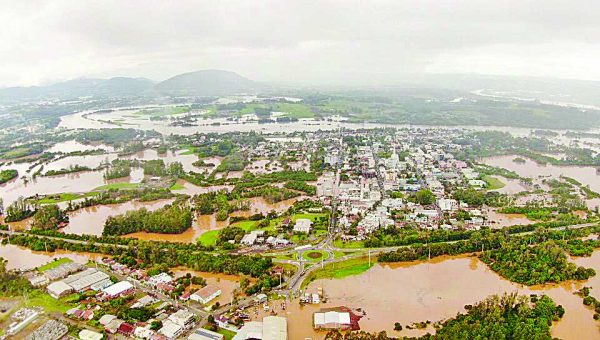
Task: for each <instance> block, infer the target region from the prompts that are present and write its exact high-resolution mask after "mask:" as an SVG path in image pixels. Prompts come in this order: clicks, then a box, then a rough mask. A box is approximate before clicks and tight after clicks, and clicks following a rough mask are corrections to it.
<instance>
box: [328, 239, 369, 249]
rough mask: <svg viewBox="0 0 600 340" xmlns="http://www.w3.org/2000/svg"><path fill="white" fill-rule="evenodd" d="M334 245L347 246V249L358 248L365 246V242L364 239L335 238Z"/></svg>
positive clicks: (337, 246)
mask: <svg viewBox="0 0 600 340" xmlns="http://www.w3.org/2000/svg"><path fill="white" fill-rule="evenodd" d="M333 246H334V247H336V248H346V249H357V248H364V246H365V245H364V243H363V242H362V241H345V242H344V241H342V240H335V241H333Z"/></svg>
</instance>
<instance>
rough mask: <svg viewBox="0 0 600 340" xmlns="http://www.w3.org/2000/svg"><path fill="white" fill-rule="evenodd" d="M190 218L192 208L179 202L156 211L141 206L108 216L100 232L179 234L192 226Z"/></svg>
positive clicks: (107, 233) (114, 233)
mask: <svg viewBox="0 0 600 340" xmlns="http://www.w3.org/2000/svg"><path fill="white" fill-rule="evenodd" d="M192 219H193V217H192V210H191V209H190V208H188V207H184V206H183V205H181V204H172V205H167V206H165V207H163V208H160V209H158V210H156V211H148V210H147V209H145V208H141V209H139V210H133V211H128V212H126V213H125V214H121V215H117V216H111V217H109V218H108V219H107V220H106V222H105V224H104V231H103V232H102V234H103V235H125V234H131V233H135V232H138V231H145V232H149V233H162V234H181V233H182V232H184V231H186V230H187V229H188V228H190V227H191V226H192Z"/></svg>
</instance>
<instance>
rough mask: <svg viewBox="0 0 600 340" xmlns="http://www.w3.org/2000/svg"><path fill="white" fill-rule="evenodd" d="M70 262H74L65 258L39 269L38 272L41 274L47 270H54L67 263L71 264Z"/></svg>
mask: <svg viewBox="0 0 600 340" xmlns="http://www.w3.org/2000/svg"><path fill="white" fill-rule="evenodd" d="M69 262H73V260H71V259H70V258H68V257H63V258H60V259H58V260H54V261H50V262H48V263H46V264H45V265H43V266H41V267H39V268H38V270H39V271H41V272H45V271H46V270H50V269H54V268H56V267H58V266H60V265H61V264H65V263H69Z"/></svg>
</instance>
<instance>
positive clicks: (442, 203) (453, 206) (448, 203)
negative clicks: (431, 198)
mask: <svg viewBox="0 0 600 340" xmlns="http://www.w3.org/2000/svg"><path fill="white" fill-rule="evenodd" d="M437 205H438V207H440V209H441V210H442V211H454V210H457V209H458V201H456V200H454V199H451V198H440V199H438V200H437Z"/></svg>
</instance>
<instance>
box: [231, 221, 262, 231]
mask: <svg viewBox="0 0 600 340" xmlns="http://www.w3.org/2000/svg"><path fill="white" fill-rule="evenodd" d="M256 222H257V221H250V220H244V221H238V222H235V223H232V224H231V226H232V227H239V228H242V229H243V230H244V231H245V232H249V231H252V230H254V229H256Z"/></svg>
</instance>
